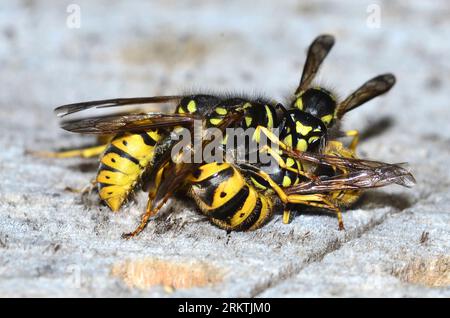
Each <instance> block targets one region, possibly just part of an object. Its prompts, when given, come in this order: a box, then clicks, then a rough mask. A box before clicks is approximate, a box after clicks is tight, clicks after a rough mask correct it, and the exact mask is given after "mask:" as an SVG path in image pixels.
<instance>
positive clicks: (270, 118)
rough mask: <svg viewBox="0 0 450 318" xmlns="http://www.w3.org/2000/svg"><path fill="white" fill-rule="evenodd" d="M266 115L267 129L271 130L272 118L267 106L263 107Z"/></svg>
mask: <svg viewBox="0 0 450 318" xmlns="http://www.w3.org/2000/svg"><path fill="white" fill-rule="evenodd" d="M265 108H266V114H267V128H269V129H270V128H273V116H272V112H271V110H270V108H269V106H267V105H265Z"/></svg>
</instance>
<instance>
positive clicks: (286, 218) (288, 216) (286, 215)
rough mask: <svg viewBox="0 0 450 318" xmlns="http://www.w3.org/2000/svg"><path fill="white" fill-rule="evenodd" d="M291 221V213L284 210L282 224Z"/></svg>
mask: <svg viewBox="0 0 450 318" xmlns="http://www.w3.org/2000/svg"><path fill="white" fill-rule="evenodd" d="M291 221H292V213H291V210H287V209H286V210H284V211H283V224H289V223H291Z"/></svg>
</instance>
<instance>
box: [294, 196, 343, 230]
mask: <svg viewBox="0 0 450 318" xmlns="http://www.w3.org/2000/svg"><path fill="white" fill-rule="evenodd" d="M288 201H289V203H292V204H303V205H308V206H312V207H316V208H323V209H327V210H331V211H333V212H335V213H336V216H337V219H338V226H339V230H340V231H341V230H344V229H345V227H344V221H343V220H342V213H341V210H340V209H339V208H338V207H337V206H336V205H334V204H333V203H332V202H331V201H330V200H328V199H327V198H326V196H324V195H322V194H305V195H303V194H290V195H288Z"/></svg>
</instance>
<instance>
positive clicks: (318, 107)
mask: <svg viewBox="0 0 450 318" xmlns="http://www.w3.org/2000/svg"><path fill="white" fill-rule="evenodd" d="M294 103H295V107H297V108H298V109H300V110H303V111H304V112H306V113H308V114H311V115H313V116H314V117H316V118H319V119H320V120H322V122H323V123H324V124H325V125H326V126H330V123H331V122H332V121H333V116H334V111H335V109H336V100H335V98H334V96H333V94H332V93H331V92H329V91H327V90H326V89H323V88H321V87H317V88H309V89H307V90H305V91H304V92H302V93H301V94H300V96H299V97H298V98H297V99H296V100H295V102H294Z"/></svg>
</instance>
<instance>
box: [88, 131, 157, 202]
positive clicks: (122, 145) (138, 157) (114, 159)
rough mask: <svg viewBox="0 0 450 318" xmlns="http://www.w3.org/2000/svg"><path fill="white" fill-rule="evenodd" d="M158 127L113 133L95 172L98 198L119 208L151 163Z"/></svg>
mask: <svg viewBox="0 0 450 318" xmlns="http://www.w3.org/2000/svg"><path fill="white" fill-rule="evenodd" d="M160 139H161V135H160V134H159V132H158V131H156V130H154V131H148V132H145V133H139V134H133V133H125V134H123V135H119V136H116V137H115V138H114V139H113V140H112V141H111V143H110V144H109V146H108V147H107V148H106V150H105V153H104V154H103V156H102V158H101V164H100V168H99V171H98V174H97V183H98V189H99V194H100V198H101V199H102V200H104V201H105V202H106V204H107V205H108V206H109V207H110V208H111V210H113V211H117V210H119V208H120V207H121V206H122V204H123V203H124V201H125V200H126V199H127V198H128V195H129V194H130V192H131V191H133V189H134V188H135V186H136V184H137V182H138V181H139V180H140V178H141V176H142V174H143V173H144V171H145V169H146V168H147V167H148V166H149V164H150V163H151V161H152V159H153V156H154V150H155V146H156V144H157V143H158V141H159V140H160Z"/></svg>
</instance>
